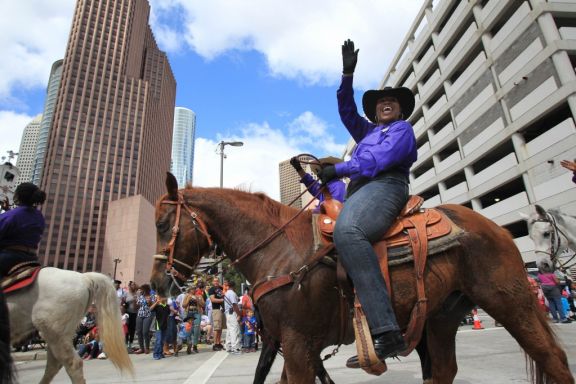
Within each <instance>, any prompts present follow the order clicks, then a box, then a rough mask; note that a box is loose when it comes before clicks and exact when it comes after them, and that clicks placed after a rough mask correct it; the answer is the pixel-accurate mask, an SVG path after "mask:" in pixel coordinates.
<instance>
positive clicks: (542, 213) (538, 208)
mask: <svg viewBox="0 0 576 384" xmlns="http://www.w3.org/2000/svg"><path fill="white" fill-rule="evenodd" d="M534 208H536V213H537V214H538V215H540V216H542V217H546V210H545V209H544V208H542V207H541V206H539V205H538V204H536V205H535V206H534Z"/></svg>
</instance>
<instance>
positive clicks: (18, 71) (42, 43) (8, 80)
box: [0, 0, 75, 104]
mask: <svg viewBox="0 0 576 384" xmlns="http://www.w3.org/2000/svg"><path fill="white" fill-rule="evenodd" d="M74 4H75V1H74V0H51V1H49V2H47V1H44V0H36V1H32V0H27V1H9V0H1V1H0V8H1V9H2V13H0V52H2V57H3V60H0V73H1V74H2V76H0V101H3V102H5V103H10V104H19V101H18V100H17V99H15V98H14V95H13V93H14V89H17V88H18V89H24V90H25V89H32V88H38V87H41V88H45V87H46V84H47V83H48V77H49V75H50V68H51V66H52V63H53V62H54V61H56V60H58V59H61V58H62V57H64V51H65V49H66V42H67V39H68V34H69V33H70V26H71V23H72V14H73V12H74Z"/></svg>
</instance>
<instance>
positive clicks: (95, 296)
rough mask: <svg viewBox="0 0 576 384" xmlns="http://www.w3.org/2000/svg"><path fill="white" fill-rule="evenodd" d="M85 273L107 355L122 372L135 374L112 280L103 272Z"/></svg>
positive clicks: (99, 332)
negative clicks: (125, 343) (127, 348)
mask: <svg viewBox="0 0 576 384" xmlns="http://www.w3.org/2000/svg"><path fill="white" fill-rule="evenodd" d="M83 275H84V277H85V278H86V279H87V280H88V282H89V287H90V297H91V300H92V301H93V302H94V304H95V305H96V322H97V324H98V334H99V335H100V340H101V341H102V342H103V343H104V352H105V353H106V356H107V357H108V358H109V359H110V361H111V362H112V363H113V364H114V365H115V366H116V368H118V369H119V370H120V371H121V372H124V371H128V372H129V373H130V375H132V376H134V367H133V365H132V360H130V357H129V356H128V352H127V350H126V346H125V345H124V339H125V337H124V332H123V331H122V315H121V314H120V304H119V302H118V297H117V296H116V290H115V289H114V285H113V284H112V281H111V280H110V278H109V277H108V276H106V275H103V274H101V273H96V272H87V273H84V274H83Z"/></svg>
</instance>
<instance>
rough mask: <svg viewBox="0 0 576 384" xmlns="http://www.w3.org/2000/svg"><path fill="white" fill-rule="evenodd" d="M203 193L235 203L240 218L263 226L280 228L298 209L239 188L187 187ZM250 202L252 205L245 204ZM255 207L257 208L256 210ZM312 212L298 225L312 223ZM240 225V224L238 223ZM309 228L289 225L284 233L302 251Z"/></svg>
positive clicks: (303, 214) (261, 194)
mask: <svg viewBox="0 0 576 384" xmlns="http://www.w3.org/2000/svg"><path fill="white" fill-rule="evenodd" d="M193 190H194V191H198V192H199V191H203V192H204V193H207V194H208V195H211V196H215V197H219V198H223V199H226V200H232V201H234V204H235V205H236V206H237V207H238V208H239V209H241V210H242V211H243V215H242V217H241V218H240V220H242V218H244V217H250V218H252V219H255V220H257V221H259V222H262V223H263V224H269V225H272V226H273V227H274V228H276V229H277V228H280V227H282V226H283V225H284V224H286V223H287V222H288V221H290V220H291V219H292V218H293V217H294V216H295V215H296V214H297V213H298V209H296V208H293V207H290V206H288V205H285V204H282V203H280V202H279V201H276V200H274V199H272V198H270V197H269V196H268V195H266V194H265V193H262V192H250V191H246V190H243V189H239V188H234V189H228V188H224V189H220V188H199V187H190V188H189V187H188V186H186V188H185V191H189V193H192V194H194V193H195V192H194V191H193ZM245 202H250V203H248V204H247V203H245ZM254 207H257V208H256V209H255V208H254ZM311 215H312V213H311V211H309V210H308V211H305V212H303V213H302V214H300V215H299V216H298V217H297V218H296V219H295V222H296V223H300V224H301V223H303V222H305V221H308V222H310V220H311ZM237 224H238V223H237ZM309 228H310V227H309V226H306V225H289V226H288V227H287V228H286V229H285V231H284V233H285V235H286V237H287V238H288V241H289V242H290V243H291V244H292V245H293V246H294V247H295V248H296V249H300V250H302V247H303V244H302V241H301V239H303V238H304V236H305V235H306V233H305V232H306V231H307V229H309Z"/></svg>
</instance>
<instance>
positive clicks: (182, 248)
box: [150, 172, 212, 295]
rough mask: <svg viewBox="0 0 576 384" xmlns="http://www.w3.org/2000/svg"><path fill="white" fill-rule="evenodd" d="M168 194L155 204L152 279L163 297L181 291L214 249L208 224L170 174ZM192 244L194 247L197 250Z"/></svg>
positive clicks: (167, 183)
mask: <svg viewBox="0 0 576 384" xmlns="http://www.w3.org/2000/svg"><path fill="white" fill-rule="evenodd" d="M166 190H167V193H166V194H164V195H163V196H161V197H160V198H159V199H158V201H157V202H156V213H155V222H156V255H155V256H154V263H153V267H152V276H151V278H150V282H151V283H152V287H153V288H154V289H156V290H158V292H159V293H160V294H162V295H167V294H169V293H172V294H175V293H176V292H178V291H180V290H182V289H183V288H184V285H185V283H186V280H187V279H188V278H189V277H190V276H191V275H192V274H193V273H194V269H195V268H196V266H197V265H198V263H199V262H200V259H201V258H202V257H203V256H206V255H208V254H209V252H210V249H211V248H212V239H211V237H210V234H209V233H208V230H207V227H206V224H205V223H204V221H203V219H202V218H201V217H200V215H199V214H198V212H197V210H196V209H195V208H194V207H192V206H191V205H190V204H189V202H188V201H187V200H186V198H185V196H184V194H183V193H182V191H180V190H178V182H177V181H176V178H175V177H174V175H172V174H171V173H169V172H168V174H167V177H166ZM189 244H194V245H195V246H194V249H190V246H189Z"/></svg>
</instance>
